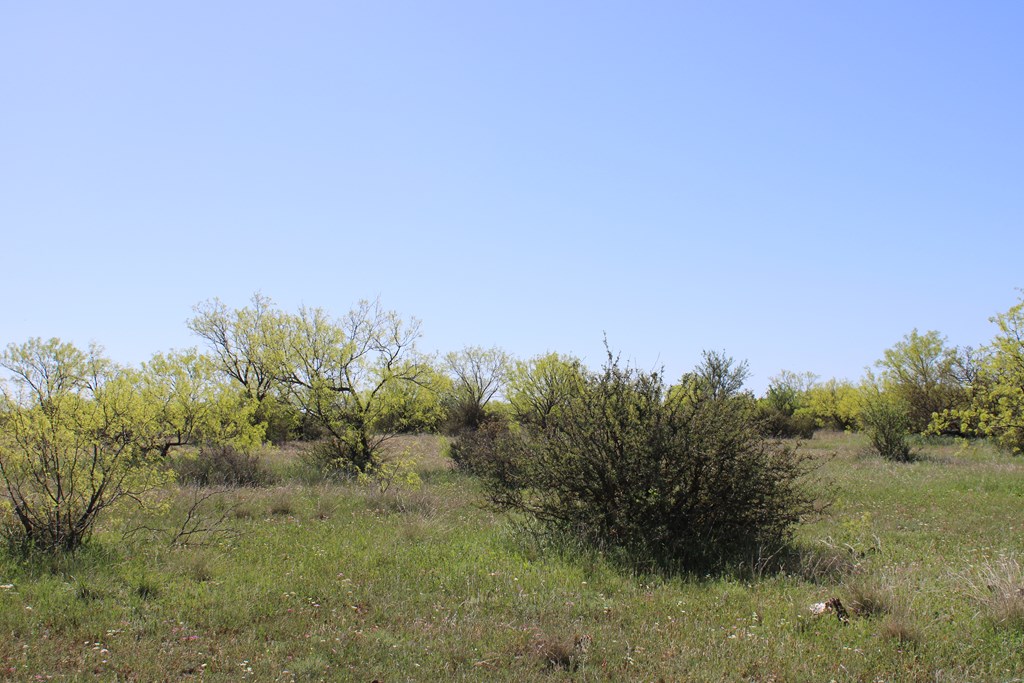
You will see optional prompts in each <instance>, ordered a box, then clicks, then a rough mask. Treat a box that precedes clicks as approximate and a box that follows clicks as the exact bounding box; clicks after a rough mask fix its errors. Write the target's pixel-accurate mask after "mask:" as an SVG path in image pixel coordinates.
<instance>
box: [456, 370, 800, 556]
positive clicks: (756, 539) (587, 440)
mask: <svg viewBox="0 0 1024 683" xmlns="http://www.w3.org/2000/svg"><path fill="white" fill-rule="evenodd" d="M744 370H745V366H743V365H740V366H734V365H733V364H732V360H731V359H727V358H724V357H722V356H717V355H714V354H708V355H706V357H705V364H704V365H702V366H701V367H700V368H698V371H697V372H694V373H692V374H690V375H688V376H686V377H684V379H683V382H682V384H680V385H679V386H677V387H673V388H672V390H671V391H666V388H665V386H664V382H663V379H662V376H661V375H660V373H649V374H648V373H644V372H640V371H637V370H633V369H630V368H622V367H620V366H619V364H618V361H617V359H615V358H612V357H611V356H609V362H608V364H607V365H606V367H605V368H604V369H603V372H601V373H600V374H597V375H592V376H589V377H587V378H586V379H585V381H584V382H582V383H581V386H580V390H579V392H578V395H577V396H576V397H575V398H574V399H573V400H572V401H570V402H569V403H568V405H567V406H566V408H565V410H564V411H562V413H561V415H560V416H559V418H558V419H557V421H556V422H555V423H554V424H552V425H549V428H548V429H547V430H546V431H545V432H543V433H542V432H540V431H539V430H534V431H527V430H526V429H525V428H514V427H513V428H506V429H504V430H503V431H499V432H498V433H496V434H494V435H490V434H488V435H485V436H478V437H474V438H476V441H474V440H472V439H471V440H467V441H465V442H463V448H466V449H467V451H466V452H463V453H461V454H460V455H459V457H460V458H462V460H463V461H464V462H467V463H470V468H471V469H474V470H475V471H477V472H479V473H480V474H481V475H482V476H483V477H484V479H485V481H486V482H487V484H488V492H489V494H490V497H491V500H492V501H493V502H494V503H495V504H497V505H498V506H499V507H501V508H504V509H509V510H514V511H517V512H520V513H524V514H526V515H527V516H528V517H530V518H533V519H534V520H536V521H537V522H539V523H540V524H541V525H542V526H543V527H545V528H547V529H549V530H550V531H552V532H554V533H556V534H558V535H564V534H571V535H572V536H574V537H576V538H578V539H580V540H582V541H584V542H585V543H587V544H590V545H594V546H598V547H604V548H609V549H612V548H614V549H617V550H620V551H624V553H623V554H624V555H625V556H628V557H630V558H631V560H633V561H635V562H638V563H649V564H664V565H671V566H681V567H684V568H698V567H706V566H709V565H716V564H719V563H721V562H727V561H730V560H733V559H738V558H740V557H743V556H747V554H748V553H751V552H757V551H758V549H764V548H773V549H774V548H778V547H780V546H782V545H784V544H785V543H786V542H787V541H788V540H789V538H790V535H791V532H792V528H793V526H794V525H795V524H796V522H797V521H798V520H799V519H800V518H801V516H802V515H803V514H804V513H806V512H809V511H810V509H811V507H810V505H811V498H810V496H809V495H808V492H807V491H805V490H804V489H803V487H802V485H801V479H802V476H803V475H804V474H805V473H806V472H807V466H806V465H807V463H806V461H805V460H804V459H803V458H802V457H801V456H799V455H798V454H797V453H796V452H795V450H794V449H793V448H790V447H787V446H784V445H781V444H779V443H778V442H773V441H771V440H768V439H765V438H763V437H762V436H761V435H760V434H759V433H758V431H757V428H756V421H755V420H754V416H753V412H754V404H753V399H752V397H751V396H750V395H749V394H746V393H742V392H740V391H739V388H740V386H741V384H742V377H743V373H744Z"/></svg>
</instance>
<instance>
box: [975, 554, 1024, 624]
mask: <svg viewBox="0 0 1024 683" xmlns="http://www.w3.org/2000/svg"><path fill="white" fill-rule="evenodd" d="M965 582H966V584H967V586H968V587H969V590H970V593H971V596H972V597H973V598H974V600H975V601H976V602H978V603H979V604H980V605H981V609H982V612H983V613H984V614H985V615H986V616H988V618H990V619H991V620H992V621H993V622H994V623H996V624H997V625H999V626H1006V627H1009V628H1022V627H1024V568H1022V567H1021V564H1020V562H1019V561H1018V560H1017V559H1016V558H1012V557H1000V558H998V559H997V560H995V561H993V562H986V563H985V564H983V565H982V566H981V567H979V568H978V569H977V571H976V572H975V574H974V575H973V576H969V577H967V578H966V579H965Z"/></svg>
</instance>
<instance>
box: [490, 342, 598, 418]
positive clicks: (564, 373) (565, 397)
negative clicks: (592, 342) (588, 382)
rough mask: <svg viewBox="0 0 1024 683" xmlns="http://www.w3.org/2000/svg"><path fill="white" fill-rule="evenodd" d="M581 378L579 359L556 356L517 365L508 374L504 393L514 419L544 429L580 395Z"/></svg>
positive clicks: (551, 355) (534, 359)
mask: <svg viewBox="0 0 1024 683" xmlns="http://www.w3.org/2000/svg"><path fill="white" fill-rule="evenodd" d="M583 377H584V375H583V369H582V365H581V363H580V361H579V360H577V359H576V358H572V357H570V356H562V355H559V354H557V353H549V354H547V355H544V356H537V357H536V358H532V359H530V360H528V361H518V362H516V363H515V365H514V366H513V368H512V371H511V372H510V373H509V380H508V391H507V395H508V402H509V405H510V407H511V410H512V414H513V416H514V417H515V418H516V419H518V420H521V421H523V422H529V423H531V424H535V425H537V426H539V427H540V428H541V429H545V428H547V426H548V424H549V423H550V422H551V421H552V420H557V419H558V418H559V417H560V415H561V412H562V411H563V410H564V409H565V406H566V405H568V403H569V402H570V401H571V400H572V399H573V398H574V397H575V396H577V395H578V394H579V391H580V390H581V388H582V385H583Z"/></svg>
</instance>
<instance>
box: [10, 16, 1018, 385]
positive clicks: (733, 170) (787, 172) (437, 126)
mask: <svg viewBox="0 0 1024 683" xmlns="http://www.w3.org/2000/svg"><path fill="white" fill-rule="evenodd" d="M1022 25H1024V4H1021V3H1018V2H1009V1H1007V2H998V1H995V2H986V3H968V2H902V3H891V2H856V3H853V2H790V1H781V2H771V3H764V2H718V3H710V2H708V3H697V2H683V1H681V0H680V1H676V2H647V3H635V2H634V3H626V2H530V1H523V0H517V1H516V2H503V1H498V0H495V1H494V2H445V1H438V2H373V3H365V2H364V3H350V2H293V3H270V2H254V1H252V0H247V1H246V2H231V1H224V2H216V3H210V2H189V1H179V2H174V3H139V2H105V1H102V0H101V1H98V2H92V3H49V2H36V3H5V4H4V5H3V6H2V7H0V93H2V95H0V96H2V100H0V101H2V104H3V106H2V107H0V234H2V235H3V237H2V244H3V251H2V254H3V256H2V258H3V273H4V282H5V284H6V285H7V287H6V290H7V291H6V292H5V295H4V296H3V297H2V300H0V301H2V303H0V342H2V343H4V344H6V343H7V342H21V341H24V340H25V339H27V338H28V337H30V336H42V337H49V336H59V337H61V338H64V339H69V340H72V341H75V342H77V343H80V344H86V343H88V342H89V341H90V340H95V341H98V342H100V343H102V344H103V345H104V346H105V347H106V348H107V350H108V353H109V355H111V356H112V357H113V358H115V359H117V360H120V361H123V362H126V363H133V362H138V361H141V360H145V359H146V358H148V357H149V356H150V355H151V354H152V353H154V352H156V351H166V350H168V349H170V348H181V347H185V346H190V345H194V344H196V343H197V340H196V339H195V338H194V337H192V336H191V335H190V334H189V332H188V330H187V328H186V326H185V320H186V319H187V318H188V317H189V316H190V315H191V309H192V306H193V305H195V304H196V303H197V302H199V301H202V300H204V299H208V298H211V297H220V298H221V299H222V300H224V301H225V302H227V303H228V304H230V305H233V306H242V305H244V304H245V303H246V301H247V299H248V298H249V296H250V295H251V294H252V293H253V292H254V291H257V290H259V291H261V292H263V293H264V294H266V295H268V296H270V297H272V298H273V299H274V300H275V301H276V302H277V303H278V304H280V305H281V306H282V307H285V308H294V307H297V306H298V305H300V304H303V303H304V304H308V305H317V306H323V307H324V308H327V309H329V310H331V311H333V312H336V313H337V314H339V315H340V314H342V313H344V312H345V311H346V310H347V309H348V308H350V307H351V306H352V305H353V304H354V303H355V302H356V301H358V300H359V299H361V298H373V297H376V296H380V297H381V299H382V301H383V302H384V304H385V305H387V306H388V307H390V308H393V309H395V310H397V311H399V312H400V313H401V314H403V315H404V316H414V317H417V318H419V319H421V320H422V322H423V332H424V335H423V339H422V347H423V348H424V349H425V350H437V351H441V352H445V351H450V350H455V349H458V348H461V347H463V346H465V345H482V346H494V345H496V346H501V347H503V348H505V349H506V350H508V351H510V352H512V353H514V354H516V355H518V356H523V357H528V356H531V355H534V354H537V353H542V352H545V351H549V350H553V351H560V352H563V353H574V354H577V355H580V356H583V357H584V358H586V359H587V360H588V361H589V362H590V363H592V364H595V365H596V364H598V363H600V361H601V358H602V337H603V335H604V334H605V333H607V336H608V339H609V342H610V344H611V345H612V347H613V348H615V349H617V350H619V351H621V352H622V354H623V356H624V357H625V358H627V359H630V360H631V361H633V362H634V363H636V364H638V365H640V366H642V367H644V368H654V367H658V366H664V367H665V370H666V372H667V373H668V374H669V375H670V376H671V377H672V378H674V377H677V376H678V375H679V374H681V373H682V372H684V371H686V370H687V369H689V368H690V367H692V366H693V365H694V363H696V362H697V360H698V359H699V356H700V352H701V350H702V349H717V350H724V351H726V352H727V353H729V354H730V355H733V356H735V357H737V358H740V359H747V360H748V361H749V363H750V368H751V370H752V372H753V375H754V377H753V379H752V381H751V383H750V386H751V387H752V388H754V389H756V390H761V389H763V388H764V386H765V384H766V382H767V380H768V378H769V377H770V376H771V375H773V374H775V373H776V372H778V371H779V370H781V369H789V370H794V371H804V370H810V371H813V372H815V373H818V374H819V375H822V376H824V377H830V376H838V377H847V378H850V379H856V378H857V377H859V376H860V375H861V372H862V369H863V368H864V366H866V365H869V364H871V363H872V362H873V361H874V360H875V359H877V358H879V357H880V356H881V355H882V351H883V350H884V349H885V348H887V347H889V346H891V345H892V344H893V343H895V342H896V341H898V340H899V339H900V338H901V337H902V336H903V335H904V334H906V333H907V332H909V331H910V330H911V329H914V328H918V329H919V330H921V331H924V330H930V329H936V330H939V331H940V332H942V333H943V334H945V335H947V336H948V338H949V341H950V343H952V344H975V345H977V344H979V343H984V342H986V341H987V340H989V339H990V338H991V336H992V334H993V332H994V328H993V326H992V325H991V324H990V323H989V322H988V318H989V317H990V316H992V315H993V314H995V313H998V312H1001V311H1005V310H1006V309H1007V308H1009V307H1010V306H1011V305H1012V304H1013V303H1015V302H1016V300H1017V291H1016V290H1015V288H1016V287H1019V286H1024V272H1022V268H1021V265H1020V264H1021V255H1022V253H1024V229H1022V228H1024V154H1022V153H1024V78H1022V76H1021V74H1022V73H1024V41H1021V40H1020V27H1021V26H1022Z"/></svg>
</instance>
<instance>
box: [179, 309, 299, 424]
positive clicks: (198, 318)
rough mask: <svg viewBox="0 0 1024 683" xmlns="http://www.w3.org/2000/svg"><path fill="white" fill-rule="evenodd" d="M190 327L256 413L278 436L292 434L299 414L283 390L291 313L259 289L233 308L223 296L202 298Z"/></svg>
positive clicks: (255, 419) (256, 416)
mask: <svg viewBox="0 0 1024 683" xmlns="http://www.w3.org/2000/svg"><path fill="white" fill-rule="evenodd" d="M193 310H194V312H195V315H194V316H193V317H192V318H191V319H190V320H189V321H188V327H189V329H190V330H192V331H193V332H194V333H195V334H196V335H198V336H199V337H200V338H202V339H204V340H205V341H206V342H207V345H208V347H209V349H210V351H211V353H212V354H213V358H214V360H215V362H216V364H217V367H218V368H219V369H220V370H221V372H223V373H224V374H225V375H226V376H228V377H230V378H231V379H232V380H234V381H235V382H237V383H238V384H239V386H241V387H242V390H243V391H244V393H245V395H246V396H247V397H248V398H249V399H252V400H253V401H255V403H256V409H255V411H254V412H253V413H252V418H253V420H254V421H255V422H256V423H262V424H263V425H264V429H265V430H266V436H267V437H268V438H269V439H270V440H271V441H274V442H280V441H283V440H285V439H287V438H289V437H290V436H292V435H293V434H294V432H295V430H296V429H297V428H298V423H299V419H300V416H299V414H298V413H297V411H296V410H295V409H294V407H293V406H292V405H291V404H289V402H288V401H287V399H286V397H285V394H284V391H283V389H284V387H283V386H282V384H281V382H280V376H281V375H282V374H284V372H285V370H284V367H283V366H284V363H285V362H286V360H287V359H286V357H285V350H286V334H287V328H288V317H287V315H286V314H285V313H284V312H282V311H280V310H279V309H278V308H277V307H276V306H275V305H274V302H273V301H272V300H271V299H270V298H269V297H266V296H263V295H262V294H260V293H258V292H257V293H256V294H253V296H252V299H251V300H250V304H249V305H248V306H245V307H244V308H240V309H235V310H232V309H230V308H228V306H227V305H226V304H224V302H222V301H221V300H220V299H216V298H214V299H210V300H208V301H204V302H202V303H200V304H197V305H196V306H195V308H194V309H193Z"/></svg>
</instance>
